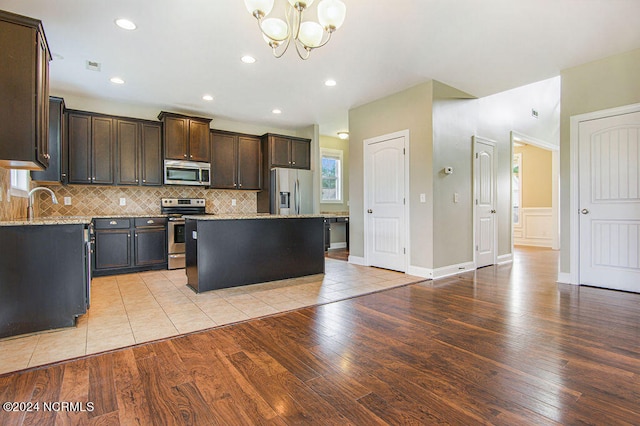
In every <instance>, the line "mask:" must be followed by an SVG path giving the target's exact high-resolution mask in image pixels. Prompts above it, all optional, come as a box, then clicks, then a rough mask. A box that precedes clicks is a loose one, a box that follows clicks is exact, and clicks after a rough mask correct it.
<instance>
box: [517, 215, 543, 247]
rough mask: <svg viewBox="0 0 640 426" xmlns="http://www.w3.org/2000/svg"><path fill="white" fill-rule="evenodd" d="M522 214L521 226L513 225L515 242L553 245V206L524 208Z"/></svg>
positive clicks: (527, 244)
mask: <svg viewBox="0 0 640 426" xmlns="http://www.w3.org/2000/svg"><path fill="white" fill-rule="evenodd" d="M521 214H522V217H521V220H520V224H521V226H514V227H513V242H514V244H516V245H521V246H536V247H553V209H552V208H551V207H535V208H534V207H530V208H523V209H522V210H521Z"/></svg>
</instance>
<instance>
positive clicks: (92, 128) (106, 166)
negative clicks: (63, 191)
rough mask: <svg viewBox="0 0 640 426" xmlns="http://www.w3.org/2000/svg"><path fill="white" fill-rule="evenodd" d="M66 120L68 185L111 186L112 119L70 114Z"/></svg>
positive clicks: (112, 162)
mask: <svg viewBox="0 0 640 426" xmlns="http://www.w3.org/2000/svg"><path fill="white" fill-rule="evenodd" d="M67 119H68V124H67V128H68V147H69V183H76V184H99V185H113V183H114V167H113V166H114V151H115V126H114V120H113V118H111V117H106V116H94V115H92V114H90V113H86V112H81V111H70V112H69V114H68V116H67Z"/></svg>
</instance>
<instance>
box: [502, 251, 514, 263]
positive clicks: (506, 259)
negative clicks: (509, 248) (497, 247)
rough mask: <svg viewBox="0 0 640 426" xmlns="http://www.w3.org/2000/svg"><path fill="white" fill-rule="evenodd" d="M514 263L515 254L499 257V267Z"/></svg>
mask: <svg viewBox="0 0 640 426" xmlns="http://www.w3.org/2000/svg"><path fill="white" fill-rule="evenodd" d="M510 262H513V253H507V254H501V255H500V256H498V265H504V264H505V263H510Z"/></svg>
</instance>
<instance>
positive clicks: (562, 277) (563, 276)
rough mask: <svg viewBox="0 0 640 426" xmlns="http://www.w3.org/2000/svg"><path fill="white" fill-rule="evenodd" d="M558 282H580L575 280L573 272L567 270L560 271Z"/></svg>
mask: <svg viewBox="0 0 640 426" xmlns="http://www.w3.org/2000/svg"><path fill="white" fill-rule="evenodd" d="M558 282H559V283H563V284H573V285H579V284H578V283H574V282H573V280H572V277H571V274H570V273H567V272H558Z"/></svg>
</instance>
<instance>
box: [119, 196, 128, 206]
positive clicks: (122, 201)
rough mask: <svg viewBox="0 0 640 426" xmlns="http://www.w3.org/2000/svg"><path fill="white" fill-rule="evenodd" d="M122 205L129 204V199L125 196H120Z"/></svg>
mask: <svg viewBox="0 0 640 426" xmlns="http://www.w3.org/2000/svg"><path fill="white" fill-rule="evenodd" d="M120 205H121V206H126V205H127V199H126V198H124V197H122V198H120Z"/></svg>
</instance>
